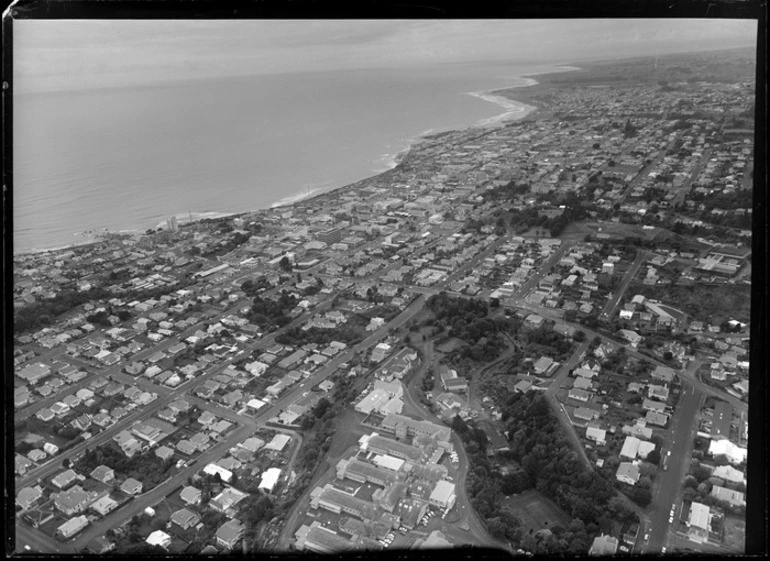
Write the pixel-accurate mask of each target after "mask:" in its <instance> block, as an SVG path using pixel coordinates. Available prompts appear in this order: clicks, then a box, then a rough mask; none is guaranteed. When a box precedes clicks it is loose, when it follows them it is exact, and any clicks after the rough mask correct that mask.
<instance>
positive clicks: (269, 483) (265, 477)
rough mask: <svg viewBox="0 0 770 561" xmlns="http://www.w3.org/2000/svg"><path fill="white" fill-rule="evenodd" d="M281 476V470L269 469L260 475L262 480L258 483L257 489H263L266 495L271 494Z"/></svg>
mask: <svg viewBox="0 0 770 561" xmlns="http://www.w3.org/2000/svg"><path fill="white" fill-rule="evenodd" d="M280 476H281V470H280V469H279V468H270V469H268V470H265V471H264V472H263V473H262V479H261V480H260V482H259V488H260V489H264V490H265V491H267V492H268V493H272V492H273V489H274V488H275V485H276V483H278V478H279V477H280Z"/></svg>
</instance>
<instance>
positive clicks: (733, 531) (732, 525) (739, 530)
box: [723, 517, 746, 553]
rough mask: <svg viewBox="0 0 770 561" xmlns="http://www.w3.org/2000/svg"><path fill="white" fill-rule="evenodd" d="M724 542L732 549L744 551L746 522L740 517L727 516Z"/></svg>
mask: <svg viewBox="0 0 770 561" xmlns="http://www.w3.org/2000/svg"><path fill="white" fill-rule="evenodd" d="M723 543H724V545H725V547H727V548H729V549H730V550H733V551H739V552H741V553H743V552H744V551H745V550H746V522H745V521H743V520H740V519H738V518H733V517H726V518H725V521H724V538H723Z"/></svg>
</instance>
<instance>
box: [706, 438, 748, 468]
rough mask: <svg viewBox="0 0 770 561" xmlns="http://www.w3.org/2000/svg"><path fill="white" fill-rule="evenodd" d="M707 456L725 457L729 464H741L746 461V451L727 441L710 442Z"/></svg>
mask: <svg viewBox="0 0 770 561" xmlns="http://www.w3.org/2000/svg"><path fill="white" fill-rule="evenodd" d="M709 454H710V455H712V456H725V457H726V458H727V460H728V461H729V462H730V463H731V464H735V465H738V464H742V463H743V462H745V461H746V457H747V454H748V451H747V450H746V448H742V447H741V446H738V445H737V444H733V443H732V442H730V441H729V440H727V439H721V440H712V441H711V444H709Z"/></svg>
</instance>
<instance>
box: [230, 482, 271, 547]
mask: <svg viewBox="0 0 770 561" xmlns="http://www.w3.org/2000/svg"><path fill="white" fill-rule="evenodd" d="M274 514H275V505H274V504H273V501H272V500H271V499H270V497H268V496H267V495H265V494H263V493H262V491H258V492H256V493H254V494H252V495H249V496H248V497H246V498H245V499H243V501H241V502H240V503H239V504H238V519H239V520H240V521H241V522H242V523H243V525H244V526H245V528H244V531H243V538H244V540H245V541H246V543H247V544H248V546H249V547H248V549H249V551H253V550H255V549H257V548H258V544H257V543H256V542H257V540H258V538H259V527H260V524H261V523H262V522H267V521H269V520H270V519H271V518H273V516H274Z"/></svg>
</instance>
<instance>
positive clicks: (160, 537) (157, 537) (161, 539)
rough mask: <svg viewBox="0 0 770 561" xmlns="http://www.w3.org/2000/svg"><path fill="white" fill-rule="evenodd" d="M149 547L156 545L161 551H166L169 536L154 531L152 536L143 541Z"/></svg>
mask: <svg viewBox="0 0 770 561" xmlns="http://www.w3.org/2000/svg"><path fill="white" fill-rule="evenodd" d="M145 541H146V542H147V543H148V544H150V545H158V546H160V547H162V548H163V549H167V548H168V546H170V545H171V536H169V535H168V534H167V533H166V532H164V531H163V530H155V531H154V532H153V533H152V534H150V535H149V536H147V539H146V540H145Z"/></svg>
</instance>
